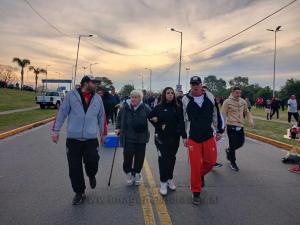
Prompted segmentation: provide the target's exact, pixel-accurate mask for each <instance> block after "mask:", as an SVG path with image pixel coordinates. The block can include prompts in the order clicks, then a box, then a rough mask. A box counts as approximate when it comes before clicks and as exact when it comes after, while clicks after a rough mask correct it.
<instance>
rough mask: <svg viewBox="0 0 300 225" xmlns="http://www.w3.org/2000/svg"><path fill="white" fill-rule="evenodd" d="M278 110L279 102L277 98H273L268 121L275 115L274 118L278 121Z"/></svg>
mask: <svg viewBox="0 0 300 225" xmlns="http://www.w3.org/2000/svg"><path fill="white" fill-rule="evenodd" d="M279 109H280V100H279V98H277V97H274V98H273V99H272V102H271V115H270V120H272V117H273V116H274V115H275V113H276V118H277V119H278V120H279Z"/></svg>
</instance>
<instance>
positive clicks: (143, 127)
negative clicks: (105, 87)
mask: <svg viewBox="0 0 300 225" xmlns="http://www.w3.org/2000/svg"><path fill="white" fill-rule="evenodd" d="M150 111H151V109H150V108H149V107H148V106H147V105H146V104H144V103H143V93H142V92H141V91H138V90H133V91H132V92H131V93H130V99H128V100H126V101H125V102H124V103H123V105H122V106H121V108H120V111H119V113H118V116H117V121H116V130H115V133H116V134H117V135H120V142H121V146H122V147H123V148H124V150H123V156H124V161H123V170H124V172H125V174H126V182H127V184H128V185H132V184H135V185H140V183H141V174H140V173H141V170H142V167H143V164H144V159H145V152H146V144H147V143H148V142H149V137H150V132H149V129H148V116H149V113H150Z"/></svg>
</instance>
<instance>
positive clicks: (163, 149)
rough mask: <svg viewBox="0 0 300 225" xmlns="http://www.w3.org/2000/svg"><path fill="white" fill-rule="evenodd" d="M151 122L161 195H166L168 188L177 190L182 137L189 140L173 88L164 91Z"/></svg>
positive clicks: (152, 112) (153, 112) (151, 116)
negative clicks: (177, 169) (177, 172)
mask: <svg viewBox="0 0 300 225" xmlns="http://www.w3.org/2000/svg"><path fill="white" fill-rule="evenodd" d="M149 118H150V121H151V123H152V124H153V126H154V127H155V145H156V147H157V150H158V164H159V172H160V193H161V194H162V195H166V194H167V192H168V188H169V189H171V190H176V186H175V184H174V181H173V171H174V167H175V162H176V154H177V151H178V148H179V143H180V136H181V137H182V138H183V139H186V138H187V135H186V132H185V123H184V119H183V111H182V108H181V107H180V104H178V103H177V101H176V97H175V93H174V90H173V88H171V87H166V88H165V89H164V90H163V93H162V96H161V101H160V103H159V104H158V105H157V106H156V107H155V108H154V109H153V110H152V111H151V113H150V115H149Z"/></svg>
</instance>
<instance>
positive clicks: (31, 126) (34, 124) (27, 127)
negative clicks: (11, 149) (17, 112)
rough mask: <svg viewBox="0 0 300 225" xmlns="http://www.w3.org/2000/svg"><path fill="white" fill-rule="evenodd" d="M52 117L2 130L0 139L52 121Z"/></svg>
mask: <svg viewBox="0 0 300 225" xmlns="http://www.w3.org/2000/svg"><path fill="white" fill-rule="evenodd" d="M54 119H55V117H50V118H48V119H45V120H41V121H38V122H35V123H31V124H28V125H25V126H23V127H18V128H16V129H13V130H10V131H7V132H4V133H0V139H4V138H7V137H9V136H12V135H15V134H18V133H21V132H23V131H26V130H30V129H32V128H34V127H38V126H41V125H44V124H46V123H49V122H51V121H53V120H54Z"/></svg>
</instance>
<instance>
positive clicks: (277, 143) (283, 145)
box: [245, 131, 300, 154]
mask: <svg viewBox="0 0 300 225" xmlns="http://www.w3.org/2000/svg"><path fill="white" fill-rule="evenodd" d="M245 134H246V136H247V137H249V138H252V139H255V140H258V141H261V142H264V143H268V144H270V145H273V146H276V147H278V148H282V149H285V150H288V151H291V152H295V153H296V152H297V153H299V154H300V147H297V146H293V145H289V144H286V143H283V142H280V141H276V140H273V139H271V138H267V137H263V136H260V135H257V134H253V133H251V132H248V131H246V132H245Z"/></svg>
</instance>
